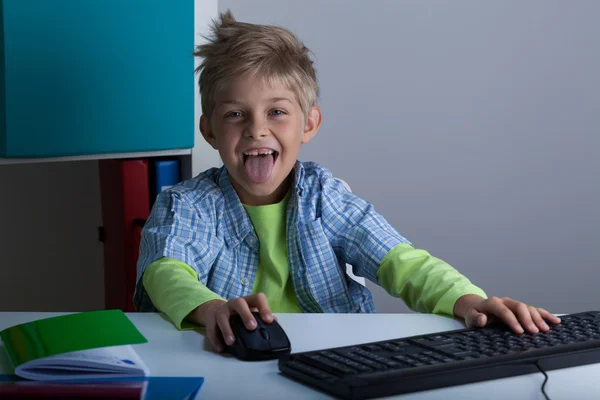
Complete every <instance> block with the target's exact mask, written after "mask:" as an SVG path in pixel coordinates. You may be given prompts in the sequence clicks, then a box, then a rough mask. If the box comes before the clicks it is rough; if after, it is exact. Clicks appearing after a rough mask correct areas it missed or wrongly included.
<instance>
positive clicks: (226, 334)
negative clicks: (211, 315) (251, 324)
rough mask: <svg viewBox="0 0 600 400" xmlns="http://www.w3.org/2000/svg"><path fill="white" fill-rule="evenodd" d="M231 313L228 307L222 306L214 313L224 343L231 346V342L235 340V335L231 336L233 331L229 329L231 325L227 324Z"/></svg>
mask: <svg viewBox="0 0 600 400" xmlns="http://www.w3.org/2000/svg"><path fill="white" fill-rule="evenodd" d="M230 316H231V313H230V311H229V308H228V307H223V308H221V309H219V311H217V313H216V318H217V325H218V327H219V330H220V331H221V333H222V335H223V339H224V340H225V344H227V345H229V346H231V345H232V344H233V342H235V337H234V336H233V331H232V330H231V325H229V317H230Z"/></svg>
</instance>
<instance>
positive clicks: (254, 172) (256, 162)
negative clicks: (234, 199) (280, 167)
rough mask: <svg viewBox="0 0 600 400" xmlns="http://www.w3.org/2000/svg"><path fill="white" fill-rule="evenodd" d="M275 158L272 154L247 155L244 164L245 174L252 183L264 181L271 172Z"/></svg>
mask: <svg viewBox="0 0 600 400" xmlns="http://www.w3.org/2000/svg"><path fill="white" fill-rule="evenodd" d="M274 164H275V159H274V158H273V155H272V154H265V155H257V156H247V157H246V162H245V163H244V166H245V167H246V175H248V177H249V178H250V180H251V181H252V182H253V183H263V182H266V181H267V180H268V179H269V177H270V176H271V172H273V165H274Z"/></svg>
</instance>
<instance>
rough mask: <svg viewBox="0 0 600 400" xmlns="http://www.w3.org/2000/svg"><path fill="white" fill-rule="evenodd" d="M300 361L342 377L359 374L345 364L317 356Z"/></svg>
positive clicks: (303, 358) (304, 357)
mask: <svg viewBox="0 0 600 400" xmlns="http://www.w3.org/2000/svg"><path fill="white" fill-rule="evenodd" d="M300 360H301V361H304V362H305V363H307V364H312V365H313V366H315V367H319V368H321V369H323V370H325V371H327V372H329V373H331V374H333V375H337V376H340V377H345V376H348V375H352V374H354V373H356V372H357V371H356V370H355V369H354V368H349V367H347V366H345V365H343V364H340V363H338V362H336V361H333V360H330V359H329V358H327V357H323V356H321V355H317V354H313V355H309V356H303V357H302V358H301V359H300Z"/></svg>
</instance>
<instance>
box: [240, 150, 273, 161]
mask: <svg viewBox="0 0 600 400" xmlns="http://www.w3.org/2000/svg"><path fill="white" fill-rule="evenodd" d="M271 156H272V157H273V162H275V161H276V160H277V157H278V156H279V152H277V151H275V150H270V149H269V150H267V149H265V150H250V151H245V152H244V153H242V157H243V161H244V164H245V163H246V161H248V158H250V157H262V158H266V157H271Z"/></svg>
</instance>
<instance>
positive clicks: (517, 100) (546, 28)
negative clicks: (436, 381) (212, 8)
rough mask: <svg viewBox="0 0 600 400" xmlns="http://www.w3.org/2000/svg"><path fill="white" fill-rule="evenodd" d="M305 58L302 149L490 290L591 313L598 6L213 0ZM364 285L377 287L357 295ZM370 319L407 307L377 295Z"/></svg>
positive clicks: (465, 0) (598, 182)
mask: <svg viewBox="0 0 600 400" xmlns="http://www.w3.org/2000/svg"><path fill="white" fill-rule="evenodd" d="M227 8H230V9H231V10H232V12H233V13H234V16H235V17H236V18H237V19H239V20H244V21H249V22H255V23H269V24H277V25H282V26H285V27H288V28H290V29H292V31H294V32H295V33H296V34H298V35H299V37H300V38H301V39H302V40H303V41H304V42H305V44H306V45H307V46H308V47H309V48H310V49H311V50H312V51H313V52H314V53H315V54H316V66H317V68H318V75H319V79H320V82H321V88H322V97H321V102H320V105H321V107H322V110H323V113H324V123H323V126H322V130H321V131H320V133H319V134H318V135H317V136H316V138H315V140H314V141H313V142H311V143H309V144H308V145H307V146H305V147H304V148H303V150H302V151H301V158H302V159H303V160H313V161H317V162H320V163H322V164H324V165H326V166H327V167H329V169H330V170H331V171H332V172H333V173H334V174H335V175H337V176H339V177H341V178H343V179H344V180H346V181H347V182H348V183H349V184H350V185H351V186H352V189H353V191H354V192H355V193H357V194H358V195H359V196H361V197H363V198H365V199H367V200H369V201H371V202H372V203H373V204H374V205H375V208H376V209H377V210H378V211H379V212H380V213H381V214H383V215H384V216H385V217H386V218H387V219H388V220H389V221H390V222H391V223H392V224H393V225H394V226H395V227H396V228H397V229H398V230H399V231H400V232H401V233H402V234H403V235H405V236H406V237H407V238H408V239H409V240H411V241H412V242H413V243H414V244H415V245H416V246H417V247H420V248H424V249H426V250H428V251H430V252H431V253H432V254H433V255H435V256H438V257H440V258H442V259H444V260H446V261H447V262H449V263H450V264H451V265H453V266H454V267H455V268H457V269H458V270H459V271H461V272H462V273H464V274H465V275H466V276H468V277H469V278H470V279H471V280H472V281H473V282H474V283H475V284H477V285H479V286H480V287H482V288H483V289H484V290H486V292H487V293H488V295H498V296H509V297H513V298H516V299H519V300H522V301H525V302H528V303H531V304H534V305H537V306H543V307H546V308H547V309H549V310H550V311H552V312H555V313H567V312H574V311H577V310H583V309H596V308H598V307H599V306H600V292H599V291H598V290H597V285H598V282H599V281H600V270H599V268H600V255H599V253H598V251H597V249H598V248H599V247H600V212H599V211H598V208H597V207H598V204H600V177H599V175H600V157H598V148H599V147H600V136H599V135H598V133H599V128H600V121H599V118H600V117H599V116H600V45H599V40H600V24H598V15H600V2H598V1H594V0H588V1H585V0H577V1H572V2H565V1H558V0H554V1H552V0H544V1H541V0H529V1H520V0H503V1H495V2H491V1H485V2H482V1H478V0H458V1H422V0H401V1H400V0H387V1H385V0H370V1H359V0H352V1H344V0H303V1H293V0H253V1H246V0H220V1H219V9H220V10H221V11H224V10H226V9H227ZM369 287H371V288H373V285H369ZM374 296H375V299H376V303H377V307H378V311H379V312H398V311H406V310H407V309H406V307H405V306H404V305H403V303H402V302H401V301H399V300H397V299H394V298H391V297H390V296H388V295H387V294H386V293H385V292H384V291H383V290H382V289H380V288H378V287H375V288H374Z"/></svg>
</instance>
